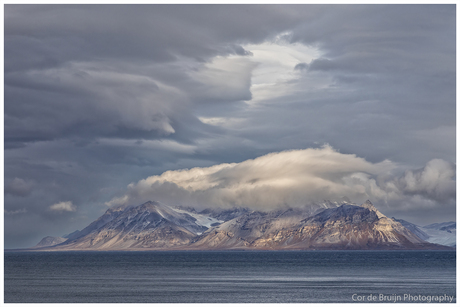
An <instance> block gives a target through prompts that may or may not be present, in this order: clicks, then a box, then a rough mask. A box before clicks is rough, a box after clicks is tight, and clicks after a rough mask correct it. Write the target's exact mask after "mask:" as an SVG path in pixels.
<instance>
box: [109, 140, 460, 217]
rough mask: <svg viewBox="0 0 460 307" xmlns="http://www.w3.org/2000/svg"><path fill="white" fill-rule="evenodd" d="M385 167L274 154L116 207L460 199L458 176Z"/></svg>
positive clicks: (158, 188)
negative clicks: (458, 196)
mask: <svg viewBox="0 0 460 307" xmlns="http://www.w3.org/2000/svg"><path fill="white" fill-rule="evenodd" d="M401 171H402V168H401V166H398V165H396V164H395V163H393V162H391V161H388V160H385V161H383V162H380V163H371V162H369V161H366V160H365V159H363V158H360V157H357V156H356V155H353V154H342V153H340V152H337V151H336V150H334V149H333V148H332V147H330V146H328V145H326V146H323V147H322V148H318V149H313V148H309V149H303V150H291V151H283V152H276V153H270V154H267V155H264V156H261V157H258V158H256V159H253V160H246V161H243V162H241V163H224V164H218V165H214V166H211V167H196V168H192V169H183V170H174V171H167V172H164V173H163V174H161V175H158V176H151V177H148V178H146V179H143V180H140V181H139V182H137V183H131V184H130V185H129V186H128V189H127V192H126V193H125V194H124V195H122V196H121V197H118V198H114V199H112V200H111V201H109V202H107V203H106V204H107V205H108V206H115V205H120V204H125V203H128V204H140V203H142V202H144V201H147V200H158V201H162V202H164V203H167V204H170V205H185V206H194V207H197V208H203V207H233V206H245V207H250V208H254V209H257V210H264V209H267V210H268V209H273V208H276V207H279V206H294V207H295V206H303V205H305V204H308V203H311V202H320V201H323V200H332V201H333V200H339V199H341V198H343V197H348V198H349V199H351V200H352V201H354V202H356V203H359V202H363V201H365V200H366V199H371V200H372V201H374V202H376V203H380V204H386V205H387V206H388V207H392V208H393V209H395V210H399V209H401V208H402V207H410V208H417V206H422V205H423V206H425V207H426V206H433V204H438V203H442V201H443V200H447V199H448V200H451V198H452V197H453V198H454V199H455V181H454V177H455V168H454V167H453V166H452V165H450V164H448V163H447V162H445V161H443V160H432V161H430V162H429V163H428V164H427V165H426V166H425V167H424V168H423V169H422V170H418V171H410V170H408V171H406V172H405V173H404V175H403V176H396V175H394V174H395V173H401Z"/></svg>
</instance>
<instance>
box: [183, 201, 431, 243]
mask: <svg viewBox="0 0 460 307" xmlns="http://www.w3.org/2000/svg"><path fill="white" fill-rule="evenodd" d="M309 213H311V212H305V211H302V210H300V209H297V210H296V209H288V210H286V211H276V212H270V213H261V212H251V213H248V214H245V215H242V216H240V217H238V218H236V219H233V220H230V221H228V222H226V223H223V224H222V225H220V226H217V227H214V228H212V229H210V230H208V231H206V232H205V233H203V234H202V235H201V236H199V237H197V238H196V239H194V240H193V243H192V244H191V245H190V246H191V247H197V248H214V249H232V248H250V249H385V248H391V249H417V248H432V247H433V246H430V244H427V243H426V242H425V241H423V240H421V239H420V238H418V237H417V236H416V235H414V234H413V233H412V232H410V231H409V230H408V229H406V228H405V227H404V226H402V225H401V224H400V223H398V222H395V221H393V220H391V219H389V218H387V217H386V216H385V215H383V214H382V213H381V212H380V211H378V210H377V209H376V208H375V207H374V206H373V205H372V204H371V202H370V201H367V202H366V203H364V204H363V205H362V206H356V205H351V204H342V205H341V206H339V207H335V208H328V209H324V210H322V211H320V212H319V213H316V214H314V215H313V216H311V215H309Z"/></svg>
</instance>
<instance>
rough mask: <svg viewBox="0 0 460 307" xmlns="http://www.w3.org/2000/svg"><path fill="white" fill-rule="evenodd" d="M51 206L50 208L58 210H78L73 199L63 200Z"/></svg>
mask: <svg viewBox="0 0 460 307" xmlns="http://www.w3.org/2000/svg"><path fill="white" fill-rule="evenodd" d="M49 208H50V210H53V211H58V212H64V211H67V212H75V211H77V207H76V206H75V205H73V204H72V202H71V201H61V202H59V203H56V204H54V205H51V206H50V207H49Z"/></svg>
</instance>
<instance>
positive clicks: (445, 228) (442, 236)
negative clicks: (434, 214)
mask: <svg viewBox="0 0 460 307" xmlns="http://www.w3.org/2000/svg"><path fill="white" fill-rule="evenodd" d="M393 220H395V221H397V222H400V223H401V224H402V225H403V226H404V227H406V228H407V229H409V230H410V231H411V232H413V233H414V234H415V235H416V236H417V237H419V238H420V239H422V240H425V241H427V242H430V243H434V244H440V245H445V246H451V247H455V246H456V244H457V243H456V240H457V235H456V225H457V223H456V222H445V223H434V224H430V225H427V226H423V227H422V226H418V225H415V224H412V223H410V222H408V221H405V220H399V219H395V218H393Z"/></svg>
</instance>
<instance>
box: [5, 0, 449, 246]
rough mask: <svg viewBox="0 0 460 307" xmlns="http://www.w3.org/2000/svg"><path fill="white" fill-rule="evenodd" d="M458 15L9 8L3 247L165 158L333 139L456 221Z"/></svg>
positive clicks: (434, 212)
mask: <svg viewBox="0 0 460 307" xmlns="http://www.w3.org/2000/svg"><path fill="white" fill-rule="evenodd" d="M455 18H456V16H455V5H439V6H435V5H397V6H396V5H341V6H337V5H326V6H323V5H244V6H238V5H91V6H89V5H6V6H5V38H4V45H5V61H4V62H5V85H4V86H5V92H4V97H5V107H4V110H5V116H4V117H5V122H4V125H5V126H4V129H5V148H6V151H5V245H6V246H7V247H17V246H27V245H34V244H35V243H36V242H35V241H38V240H39V239H40V238H41V237H43V236H45V235H62V234H63V233H66V232H67V233H69V232H72V231H74V230H75V229H78V228H81V227H84V226H86V224H88V223H89V222H90V221H92V220H93V219H94V218H96V217H97V216H98V215H99V214H100V213H101V212H102V211H103V210H104V205H103V203H104V202H107V201H109V200H111V199H113V198H114V197H120V196H122V195H124V194H125V193H126V186H127V185H128V184H129V183H131V182H138V181H139V180H141V179H144V178H147V177H150V176H153V175H160V174H161V173H163V172H164V171H167V170H177V169H183V168H193V167H209V166H211V165H214V164H221V163H229V162H242V161H245V160H247V159H255V158H257V157H259V156H263V155H265V154H267V153H270V152H280V151H284V150H290V149H305V148H310V147H315V148H318V147H320V146H321V145H323V144H326V143H327V144H330V145H331V146H332V147H333V148H335V149H336V150H338V151H339V152H340V153H342V154H356V155H357V157H360V158H364V159H365V160H366V161H369V163H379V162H381V161H383V160H385V159H390V160H391V161H393V162H394V163H396V164H398V165H399V166H400V167H399V168H398V170H399V173H398V174H396V175H395V177H394V178H392V179H391V180H390V179H388V180H387V181H385V182H394V184H395V186H397V188H398V191H399V194H398V195H400V196H401V197H400V198H399V199H398V201H394V202H390V201H389V202H387V203H385V202H384V201H381V202H380V203H379V205H381V206H387V208H388V209H389V210H390V211H389V212H395V213H398V212H399V213H401V212H402V213H404V212H406V213H404V214H406V216H401V217H402V218H405V219H408V220H410V221H411V219H410V216H411V214H412V216H413V217H414V219H417V220H413V222H417V221H419V222H420V223H421V224H423V223H425V222H426V223H429V222H430V220H429V218H432V217H433V216H436V219H437V220H436V221H437V222H440V221H443V219H444V218H447V217H448V216H449V214H452V212H455V200H454V198H455V197H454V196H455V189H453V188H452V181H451V180H450V178H452V177H453V178H455V174H454V173H452V171H453V169H454V168H453V167H452V165H453V163H455V94H456V93H455V74H456V71H455V54H456V45H455ZM263 43H267V45H264V46H265V47H264V48H266V49H265V50H263V51H264V52H262V53H261V52H259V53H258V52H257V50H255V49H257V48H255V49H254V46H258V45H260V44H263ZM299 44H300V45H301V46H304V47H305V48H307V47H308V48H310V49H311V50H312V54H313V50H315V52H317V53H315V54H316V55H315V56H314V57H313V58H312V59H311V61H310V60H305V58H300V56H299V52H304V50H305V49H296V48H298V47H299ZM273 46H282V47H283V48H285V49H279V50H282V51H279V52H280V53H279V54H278V55H277V56H276V57H273V56H270V53H269V52H268V51H270V48H272V47H273ZM310 49H309V50H310ZM267 50H268V51H267ZM277 50H278V49H277ZM283 50H284V51H283ZM286 50H287V51H286ZM299 50H302V51H299ZM282 52H286V53H285V54H284V53H282ZM289 52H291V53H290V54H294V58H295V57H299V58H295V60H292V61H291V60H286V59H287V54H288V53H289ZM296 52H297V53H296ZM264 67H265V68H264ZM267 67H268V68H267ZM273 67H276V69H274V68H273ZM264 69H265V70H264ZM278 69H285V70H286V72H285V75H282V74H281V72H280V71H279V70H278ZM257 77H260V80H261V81H257ZM268 77H273V79H270V80H268V79H264V78H268ZM267 80H268V81H267ZM273 80H274V81H273ZM256 81H257V82H259V83H257V82H256ZM271 82H273V83H271ZM261 89H262V90H261ZM440 159H442V160H440ZM433 161H435V162H433ZM436 161H437V162H436ZM436 174H438V175H439V176H440V177H439V176H438V177H436ZM442 176H444V177H442ZM443 178H444V179H443ZM446 178H447V179H446ZM428 179H429V180H428ZM392 180H393V181H392ZM428 183H429V184H428ZM436 184H437V185H436ZM56 204H61V205H59V206H56V208H64V209H65V208H67V209H72V210H61V211H59V210H58V211H59V212H58V211H56V210H54V211H53V210H50V206H53V205H56ZM438 208H443V209H442V210H441V211H440V209H438ZM73 209H75V210H73ZM382 211H384V210H382ZM411 212H417V213H411ZM421 212H422V213H421ZM19 225H22V226H19ZM21 227H22V228H21Z"/></svg>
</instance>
